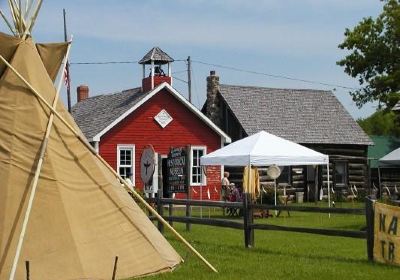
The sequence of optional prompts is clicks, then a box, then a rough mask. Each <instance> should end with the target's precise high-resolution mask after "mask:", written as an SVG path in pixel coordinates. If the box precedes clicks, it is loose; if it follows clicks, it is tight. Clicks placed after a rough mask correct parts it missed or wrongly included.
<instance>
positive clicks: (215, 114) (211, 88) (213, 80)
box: [206, 70, 221, 127]
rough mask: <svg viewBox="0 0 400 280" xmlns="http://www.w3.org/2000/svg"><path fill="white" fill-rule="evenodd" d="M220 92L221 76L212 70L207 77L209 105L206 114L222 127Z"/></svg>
mask: <svg viewBox="0 0 400 280" xmlns="http://www.w3.org/2000/svg"><path fill="white" fill-rule="evenodd" d="M218 92H219V77H218V76H217V75H216V74H215V71H214V70H213V71H210V76H208V77H207V105H206V116H207V117H208V118H209V119H210V120H212V122H213V123H215V124H216V125H217V126H218V127H221V109H220V103H219V98H218Z"/></svg>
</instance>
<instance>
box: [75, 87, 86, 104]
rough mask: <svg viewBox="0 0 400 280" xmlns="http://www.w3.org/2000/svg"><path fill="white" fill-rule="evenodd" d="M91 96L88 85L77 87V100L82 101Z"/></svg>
mask: <svg viewBox="0 0 400 280" xmlns="http://www.w3.org/2000/svg"><path fill="white" fill-rule="evenodd" d="M88 97H89V87H88V86H87V85H80V86H78V87H77V88H76V100H77V102H81V101H83V100H85V99H87V98H88Z"/></svg>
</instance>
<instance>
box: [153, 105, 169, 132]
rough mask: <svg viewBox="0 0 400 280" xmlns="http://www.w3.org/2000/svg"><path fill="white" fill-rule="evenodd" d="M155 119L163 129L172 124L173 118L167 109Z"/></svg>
mask: <svg viewBox="0 0 400 280" xmlns="http://www.w3.org/2000/svg"><path fill="white" fill-rule="evenodd" d="M154 119H155V120H156V122H157V123H158V124H159V125H160V126H161V127H162V128H165V127H166V126H167V125H168V124H169V123H170V122H172V120H173V118H172V117H171V116H170V114H168V112H167V111H166V110H165V109H162V110H161V111H160V113H158V114H157V115H156V116H155V117H154Z"/></svg>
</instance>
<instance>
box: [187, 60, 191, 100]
mask: <svg viewBox="0 0 400 280" xmlns="http://www.w3.org/2000/svg"><path fill="white" fill-rule="evenodd" d="M187 74H188V95H189V102H190V103H192V61H191V60H190V56H188V58H187Z"/></svg>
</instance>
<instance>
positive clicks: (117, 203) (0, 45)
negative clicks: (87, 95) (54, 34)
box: [0, 1, 181, 280]
mask: <svg viewBox="0 0 400 280" xmlns="http://www.w3.org/2000/svg"><path fill="white" fill-rule="evenodd" d="M14 2H15V1H14ZM28 2H29V1H27V3H28ZM20 3H21V1H20ZM31 3H32V2H31ZM39 3H40V2H39ZM39 7H40V5H38V6H37V9H38V8H39ZM14 8H15V6H14ZM20 8H21V7H20ZM26 10H28V9H26ZM17 11H18V10H17ZM17 11H14V12H12V14H13V18H17V19H16V21H15V20H14V23H15V24H16V26H15V28H14V29H13V28H12V27H11V26H10V28H11V29H12V32H13V33H14V34H13V36H9V35H6V34H4V33H0V55H1V56H2V57H4V59H5V60H6V61H7V62H8V63H10V64H11V66H12V67H13V68H15V69H16V71H18V73H19V74H20V75H21V76H22V77H23V78H24V79H25V80H26V81H27V82H28V83H29V84H30V85H31V86H32V87H33V88H34V89H35V90H36V91H37V92H39V93H40V94H41V96H42V98H43V100H41V99H40V98H38V97H37V96H36V95H34V94H33V92H32V89H30V88H28V86H27V84H26V83H25V82H23V81H22V80H21V78H20V77H18V76H17V74H16V73H15V72H14V71H12V69H11V68H10V67H7V66H6V64H5V62H2V61H0V280H4V279H9V277H10V276H9V275H10V272H11V270H12V266H13V263H14V259H15V255H16V252H17V251H18V250H17V247H18V244H19V238H20V233H21V230H22V227H23V226H22V224H23V221H24V216H25V214H26V212H27V211H26V210H27V207H28V204H29V203H28V201H29V198H30V194H31V191H32V182H33V181H34V177H35V171H36V170H37V167H38V162H39V159H41V155H40V154H41V150H42V147H43V145H44V143H46V149H45V154H44V158H43V164H42V167H41V168H40V169H41V170H40V176H39V177H38V184H37V189H36V194H35V196H34V199H33V202H32V208H31V211H30V215H29V221H28V223H27V226H26V232H25V235H24V238H23V243H21V244H22V247H21V251H20V252H21V253H20V256H19V258H18V259H19V261H18V262H17V266H16V274H15V279H25V264H24V261H29V262H30V275H31V279H41V280H46V279H49V280H50V279H110V278H111V275H112V271H113V267H114V259H115V257H116V256H118V269H117V278H118V279H124V278H128V277H134V276H141V275H149V274H153V273H158V272H162V271H168V270H171V269H173V268H174V267H175V266H176V265H177V264H179V263H180V262H181V258H180V256H179V255H178V254H177V253H176V252H175V250H174V249H173V248H172V247H171V245H170V244H169V243H168V242H167V241H166V240H165V239H164V237H163V236H162V235H161V234H160V233H159V232H158V231H157V229H156V228H155V227H154V225H153V224H152V223H151V222H150V221H149V219H148V218H147V216H146V215H145V214H144V213H143V212H142V210H141V209H140V208H139V207H138V206H137V205H136V204H135V203H134V202H133V200H132V198H131V197H130V196H129V194H128V193H127V192H126V191H125V190H124V189H123V188H122V187H121V184H120V182H119V180H118V179H117V178H116V177H115V175H114V174H113V173H112V172H111V171H110V170H109V169H108V168H107V167H106V166H105V165H104V164H103V163H102V162H100V161H99V159H98V158H97V157H96V156H95V155H94V154H93V153H92V152H91V151H90V150H88V148H87V146H86V145H85V144H84V143H82V141H80V140H78V138H77V137H76V135H75V134H74V133H73V132H72V131H71V129H69V128H68V127H67V125H66V124H65V123H64V122H63V121H61V118H60V117H62V118H63V119H64V120H66V122H67V124H68V125H69V126H70V127H72V128H73V129H74V130H75V131H78V132H79V133H80V131H79V128H78V127H77V125H76V124H75V123H74V121H73V119H72V117H71V116H70V115H69V113H68V112H67V111H66V109H65V108H64V106H63V104H62V102H60V101H59V102H57V103H56V107H55V108H56V110H55V111H57V112H58V116H59V117H55V118H54V120H53V122H52V126H51V130H50V134H49V138H48V141H47V140H45V135H46V131H47V129H48V126H49V119H50V118H52V116H54V114H52V111H51V110H50V109H49V107H48V106H47V105H46V104H45V103H46V102H47V103H48V104H52V103H53V102H54V99H55V98H56V96H57V94H56V89H55V87H54V85H53V81H54V80H55V78H56V75H57V73H58V70H59V68H60V65H61V64H62V63H61V62H62V58H63V57H64V55H65V53H66V51H67V45H68V44H64V43H61V44H47V45H46V44H35V43H34V42H33V40H32V39H31V38H30V36H29V35H28V34H29V30H28V32H27V28H28V27H29V28H31V25H32V24H31V22H29V23H26V22H25V21H24V20H22V17H21V16H20V17H19V19H18V16H17V15H15V14H17ZM21 14H22V13H21ZM33 14H34V17H35V18H36V15H37V10H36V11H35V12H34V13H33ZM35 14H36V15H35ZM32 18H33V17H32ZM18 24H19V25H21V26H22V27H21V28H20V29H19V27H18ZM53 113H54V112H53ZM82 137H83V136H82ZM44 140H45V141H44Z"/></svg>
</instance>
